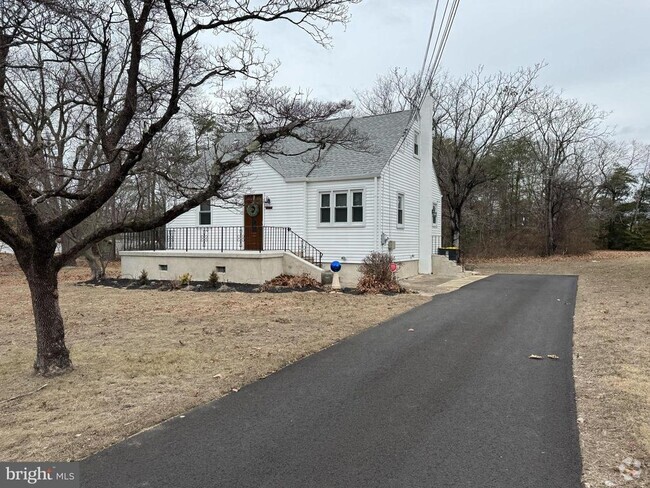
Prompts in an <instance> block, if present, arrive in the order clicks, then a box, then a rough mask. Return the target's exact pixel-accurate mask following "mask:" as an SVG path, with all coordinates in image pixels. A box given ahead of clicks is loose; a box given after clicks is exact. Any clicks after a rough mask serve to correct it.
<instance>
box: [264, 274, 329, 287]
mask: <svg viewBox="0 0 650 488" xmlns="http://www.w3.org/2000/svg"><path fill="white" fill-rule="evenodd" d="M277 286H282V287H286V288H293V289H294V290H303V289H306V288H309V289H317V290H320V289H321V288H323V285H321V284H320V283H319V282H318V281H317V280H315V279H314V278H312V277H311V276H309V275H308V274H306V273H305V274H302V275H300V276H294V275H287V274H282V275H280V276H276V277H275V278H273V279H272V280H269V281H267V282H266V283H264V284H263V285H262V286H261V287H260V290H261V291H268V290H271V289H273V288H275V287H277Z"/></svg>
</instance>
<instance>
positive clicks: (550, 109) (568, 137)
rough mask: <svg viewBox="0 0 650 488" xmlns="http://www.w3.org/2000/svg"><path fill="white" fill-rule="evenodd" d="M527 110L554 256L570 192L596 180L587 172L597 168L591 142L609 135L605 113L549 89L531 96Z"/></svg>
mask: <svg viewBox="0 0 650 488" xmlns="http://www.w3.org/2000/svg"><path fill="white" fill-rule="evenodd" d="M525 112H526V113H527V115H528V117H529V118H530V120H531V126H532V136H531V137H530V138H529V140H530V142H531V148H532V151H533V153H534V155H535V156H534V157H535V161H536V163H537V174H538V175H539V177H540V178H541V181H542V184H541V192H540V195H541V199H542V204H541V209H542V213H543V215H544V231H545V236H546V237H545V253H546V254H547V255H551V254H553V253H555V251H556V250H557V229H556V224H557V218H558V216H559V215H560V212H561V211H562V206H563V204H564V202H566V201H567V192H568V191H571V190H573V189H575V188H579V187H580V185H582V184H583V183H585V182H587V183H589V182H592V181H593V177H592V178H590V176H588V175H587V174H586V172H587V171H593V170H594V165H593V164H589V163H590V154H589V151H590V150H591V156H593V155H594V154H596V155H597V154H598V148H597V146H593V145H591V146H590V144H591V143H596V142H597V141H598V140H600V139H601V138H602V137H603V136H604V135H605V134H606V128H604V126H603V121H604V119H605V115H606V114H605V113H604V112H602V111H600V110H599V109H598V108H597V107H596V106H595V105H588V104H582V103H580V102H578V101H577V100H571V99H566V98H563V97H562V96H561V95H559V94H555V93H548V92H546V93H544V94H543V95H542V96H536V97H531V98H530V100H529V101H528V102H527V103H526V106H525ZM594 148H595V149H594ZM592 162H593V160H592ZM592 176H593V175H592Z"/></svg>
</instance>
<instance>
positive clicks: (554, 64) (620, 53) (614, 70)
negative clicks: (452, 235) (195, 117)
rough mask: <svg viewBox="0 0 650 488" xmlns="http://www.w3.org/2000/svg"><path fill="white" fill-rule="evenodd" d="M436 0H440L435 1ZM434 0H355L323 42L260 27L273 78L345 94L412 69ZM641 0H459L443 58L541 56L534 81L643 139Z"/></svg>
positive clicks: (646, 83)
mask: <svg viewBox="0 0 650 488" xmlns="http://www.w3.org/2000/svg"><path fill="white" fill-rule="evenodd" d="M440 3H441V4H444V3H445V2H444V0H442V1H441V2H440ZM434 5H435V0H364V1H363V2H362V3H361V4H359V5H355V6H353V7H352V8H351V13H352V20H351V22H350V23H349V24H348V26H347V29H346V30H343V29H342V28H334V29H332V30H331V33H332V35H333V38H334V47H333V48H332V49H330V50H325V49H323V48H321V47H320V46H318V45H317V44H316V43H314V42H313V41H311V39H310V38H308V37H307V36H306V35H305V34H304V33H302V32H300V31H299V30H297V29H295V28H291V27H289V26H287V25H280V24H276V25H272V26H271V25H269V26H264V27H262V28H261V30H260V40H261V41H262V42H263V43H264V44H265V45H266V46H267V47H268V48H269V49H270V51H271V56H272V57H274V58H277V59H279V60H280V61H281V62H282V66H281V68H280V71H279V73H278V76H277V78H276V82H277V83H278V84H282V85H288V86H291V87H293V88H298V87H300V88H302V89H311V90H312V93H313V95H314V96H315V97H318V98H321V99H329V100H338V99H342V98H353V97H354V93H353V90H354V89H364V88H367V87H369V86H371V85H372V83H373V81H374V80H375V78H376V77H377V75H378V74H383V73H386V72H387V71H388V70H389V69H391V68H392V67H394V66H399V67H402V68H408V69H409V71H417V70H419V68H420V66H421V64H422V59H423V57H424V49H425V47H426V40H427V36H428V32H429V27H430V22H431V16H432V14H433V8H434ZM649 26H650V1H649V0H617V1H615V2H614V1H612V0H536V1H533V0H489V1H488V0H461V2H460V8H459V10H458V14H457V17H456V21H455V23H454V27H453V31H452V33H451V36H450V38H449V42H448V45H447V49H446V50H445V53H444V57H443V60H442V68H443V69H445V70H447V71H449V72H451V73H452V74H454V75H462V74H464V73H467V72H469V71H471V70H473V69H474V68H476V67H477V66H478V65H484V66H485V69H486V71H490V72H492V71H499V70H503V71H511V70H515V69H516V68H518V67H519V66H527V65H532V64H534V63H536V62H540V61H546V62H547V63H548V66H547V67H546V68H545V69H544V71H543V72H542V75H541V77H540V81H539V84H541V85H545V84H548V85H552V86H554V87H556V88H557V89H561V90H563V91H564V92H565V94H566V95H567V96H570V97H573V98H578V99H580V100H581V101H584V102H590V103H595V104H597V105H598V106H599V107H600V108H601V109H603V110H606V111H611V112H612V114H611V115H610V117H609V123H610V124H612V125H615V126H617V135H618V136H619V137H621V138H625V139H637V140H639V141H644V142H647V143H650V120H649V119H648V114H649V113H650V93H648V90H649V88H650V29H649Z"/></svg>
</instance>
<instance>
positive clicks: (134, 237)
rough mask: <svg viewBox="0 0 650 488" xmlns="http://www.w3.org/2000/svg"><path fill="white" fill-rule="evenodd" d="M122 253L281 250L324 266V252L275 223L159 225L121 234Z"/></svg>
mask: <svg viewBox="0 0 650 488" xmlns="http://www.w3.org/2000/svg"><path fill="white" fill-rule="evenodd" d="M121 247H122V252H121V253H120V254H121V255H122V256H124V255H125V252H130V251H156V252H159V251H183V252H190V251H202V252H203V251H211V252H213V253H226V252H229V253H230V252H247V253H250V252H257V253H262V252H264V251H274V252H277V251H282V252H288V253H292V254H294V255H295V256H297V257H299V258H300V259H303V260H305V261H308V262H310V263H312V264H313V265H315V266H318V267H321V265H322V262H323V253H322V252H321V251H320V250H318V249H316V248H315V247H314V246H312V245H311V244H310V243H309V242H307V241H306V240H305V239H303V238H302V237H301V236H299V235H298V234H296V233H295V232H293V231H292V230H291V228H290V227H272V226H266V225H265V226H243V225H242V226H200V227H159V228H157V229H152V230H148V231H144V232H127V233H125V234H123V236H122V246H121Z"/></svg>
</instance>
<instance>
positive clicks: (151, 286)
mask: <svg viewBox="0 0 650 488" xmlns="http://www.w3.org/2000/svg"><path fill="white" fill-rule="evenodd" d="M77 285H79V286H106V287H109V288H119V289H123V290H158V291H184V292H194V293H224V292H234V291H238V292H241V293H261V292H262V291H264V292H266V293H290V292H294V291H303V292H308V291H317V292H324V291H325V290H324V289H323V288H317V287H314V286H308V287H301V288H294V287H290V286H264V290H262V285H251V284H249V283H230V282H229V283H219V284H218V285H217V286H216V287H215V286H212V284H211V283H209V282H207V281H193V282H192V283H191V284H190V285H188V286H181V287H178V286H177V285H176V286H175V285H174V283H173V281H171V280H150V281H148V282H147V283H145V284H142V283H140V282H139V281H138V280H130V279H125V278H118V279H104V280H101V281H94V280H87V281H81V282H78V283H77Z"/></svg>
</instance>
